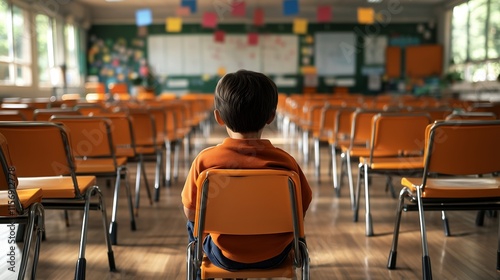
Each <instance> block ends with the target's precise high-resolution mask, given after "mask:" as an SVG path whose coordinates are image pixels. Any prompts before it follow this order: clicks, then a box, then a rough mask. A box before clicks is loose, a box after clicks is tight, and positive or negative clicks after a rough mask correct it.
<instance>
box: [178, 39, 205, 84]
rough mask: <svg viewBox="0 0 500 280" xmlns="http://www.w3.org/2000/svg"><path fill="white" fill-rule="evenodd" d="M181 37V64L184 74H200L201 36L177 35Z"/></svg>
mask: <svg viewBox="0 0 500 280" xmlns="http://www.w3.org/2000/svg"><path fill="white" fill-rule="evenodd" d="M179 37H181V38H182V51H181V53H182V64H183V66H184V67H183V70H184V71H183V73H182V74H185V75H201V74H202V73H203V71H202V67H201V48H200V46H201V38H200V36H197V35H186V36H179Z"/></svg>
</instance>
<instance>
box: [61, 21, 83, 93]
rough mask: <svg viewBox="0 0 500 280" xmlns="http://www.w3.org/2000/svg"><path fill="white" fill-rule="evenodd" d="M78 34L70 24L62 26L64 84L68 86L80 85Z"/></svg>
mask: <svg viewBox="0 0 500 280" xmlns="http://www.w3.org/2000/svg"><path fill="white" fill-rule="evenodd" d="M78 36H79V32H78V29H77V28H75V26H74V25H72V24H66V25H65V26H64V39H65V42H64V45H65V50H66V82H67V85H68V86H79V85H80V67H79V62H78V58H79V57H78V52H79V42H80V40H79V38H78Z"/></svg>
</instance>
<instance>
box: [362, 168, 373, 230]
mask: <svg viewBox="0 0 500 280" xmlns="http://www.w3.org/2000/svg"><path fill="white" fill-rule="evenodd" d="M368 168H369V167H368V165H366V164H365V165H364V166H363V169H364V175H365V179H364V181H365V205H366V206H365V215H366V221H365V222H366V236H373V221H372V212H371V208H370V190H369V185H370V182H369V181H368Z"/></svg>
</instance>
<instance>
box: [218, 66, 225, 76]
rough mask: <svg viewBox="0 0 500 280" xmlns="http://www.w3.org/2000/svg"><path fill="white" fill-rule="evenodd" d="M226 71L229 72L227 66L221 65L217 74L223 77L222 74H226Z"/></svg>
mask: <svg viewBox="0 0 500 280" xmlns="http://www.w3.org/2000/svg"><path fill="white" fill-rule="evenodd" d="M226 72H227V71H226V68H225V67H219V68H218V69H217V75H219V77H222V76H224V75H226Z"/></svg>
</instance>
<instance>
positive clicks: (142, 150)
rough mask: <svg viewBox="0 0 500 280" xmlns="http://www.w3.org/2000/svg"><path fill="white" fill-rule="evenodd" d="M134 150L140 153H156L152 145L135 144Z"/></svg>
mask: <svg viewBox="0 0 500 280" xmlns="http://www.w3.org/2000/svg"><path fill="white" fill-rule="evenodd" d="M135 150H136V152H137V153H138V154H142V155H149V154H155V153H156V148H155V147H153V146H137V147H136V148H135Z"/></svg>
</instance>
